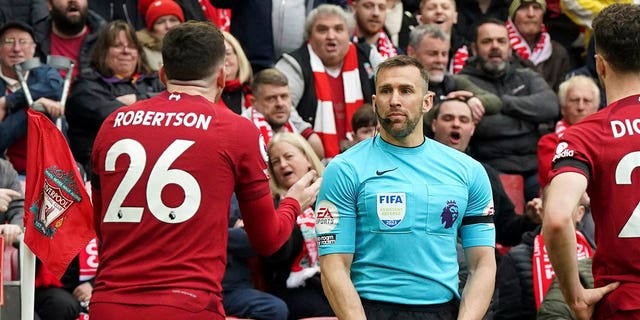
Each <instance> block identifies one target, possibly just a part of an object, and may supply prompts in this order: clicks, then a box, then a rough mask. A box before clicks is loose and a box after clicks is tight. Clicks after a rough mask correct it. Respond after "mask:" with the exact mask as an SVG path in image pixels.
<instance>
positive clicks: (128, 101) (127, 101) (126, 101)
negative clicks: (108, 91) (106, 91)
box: [116, 93, 138, 105]
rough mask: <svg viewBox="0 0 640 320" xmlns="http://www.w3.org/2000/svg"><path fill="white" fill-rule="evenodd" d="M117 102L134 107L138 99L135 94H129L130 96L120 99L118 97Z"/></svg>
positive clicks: (125, 95) (126, 95)
mask: <svg viewBox="0 0 640 320" xmlns="http://www.w3.org/2000/svg"><path fill="white" fill-rule="evenodd" d="M116 100H118V101H120V102H122V103H124V104H125V105H132V104H133V103H134V102H136V101H137V100H138V99H137V98H136V95H135V94H133V93H129V94H124V95H121V96H119V97H116Z"/></svg>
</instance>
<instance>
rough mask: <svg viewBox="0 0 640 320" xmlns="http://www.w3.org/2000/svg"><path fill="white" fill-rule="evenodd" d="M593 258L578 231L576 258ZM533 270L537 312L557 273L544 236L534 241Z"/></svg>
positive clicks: (591, 252) (537, 237)
mask: <svg viewBox="0 0 640 320" xmlns="http://www.w3.org/2000/svg"><path fill="white" fill-rule="evenodd" d="M592 256H593V249H591V245H590V244H589V241H587V238H585V236H584V235H582V233H580V231H578V230H576V257H577V258H578V260H582V259H586V258H590V257H592ZM531 262H532V270H533V293H534V299H535V302H536V310H538V309H540V304H541V303H542V299H543V298H544V296H545V294H547V291H549V287H550V286H551V282H552V281H553V278H555V276H556V273H555V272H554V271H553V266H552V265H551V261H550V260H549V255H548V253H547V248H546V247H545V245H544V238H543V237H542V234H538V235H537V236H536V237H535V238H534V239H533V256H532V259H531Z"/></svg>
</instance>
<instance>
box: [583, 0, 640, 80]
mask: <svg viewBox="0 0 640 320" xmlns="http://www.w3.org/2000/svg"><path fill="white" fill-rule="evenodd" d="M592 25H593V32H594V35H595V41H596V53H597V54H599V55H601V56H602V57H603V58H604V59H605V60H606V61H607V62H608V63H609V65H610V66H611V68H612V69H613V70H615V71H617V72H625V73H637V72H640V37H639V36H638V35H639V34H640V6H638V5H634V4H622V3H616V4H612V5H610V6H608V7H606V8H604V9H603V10H602V11H601V12H600V13H599V14H598V15H597V16H596V17H595V18H594V19H593V24H592Z"/></svg>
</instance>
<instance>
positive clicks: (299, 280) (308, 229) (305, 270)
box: [287, 207, 320, 288]
mask: <svg viewBox="0 0 640 320" xmlns="http://www.w3.org/2000/svg"><path fill="white" fill-rule="evenodd" d="M296 223H297V224H298V227H300V232H302V239H304V244H303V245H302V250H301V251H300V254H298V256H297V257H296V259H295V261H293V264H292V265H291V272H290V273H289V277H287V288H298V287H301V286H304V283H305V281H306V280H307V279H309V278H311V277H313V276H314V275H315V274H316V273H318V272H320V262H319V260H318V241H317V240H316V218H315V214H314V211H313V209H312V208H311V207H309V208H307V209H306V210H305V211H304V212H302V213H301V214H300V215H299V216H298V218H297V219H296Z"/></svg>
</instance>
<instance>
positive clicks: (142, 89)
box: [66, 20, 164, 175]
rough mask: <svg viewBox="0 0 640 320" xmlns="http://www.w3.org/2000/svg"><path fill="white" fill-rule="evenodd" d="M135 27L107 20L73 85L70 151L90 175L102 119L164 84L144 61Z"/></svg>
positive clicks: (69, 110)
mask: <svg viewBox="0 0 640 320" xmlns="http://www.w3.org/2000/svg"><path fill="white" fill-rule="evenodd" d="M143 56H144V53H143V52H142V46H141V45H140V42H138V38H137V37H136V33H135V30H134V29H133V27H131V26H130V25H129V24H127V23H126V22H124V21H121V20H117V21H113V22H111V23H109V24H108V25H107V26H106V27H105V28H104V29H103V30H102V31H101V32H100V35H99V36H98V39H97V40H96V43H95V45H94V47H93V51H92V53H91V67H92V69H91V70H90V71H88V72H85V73H83V74H82V75H81V76H80V77H78V79H77V80H76V82H75V83H74V85H73V88H72V89H71V94H70V96H69V101H68V102H67V108H66V116H67V121H68V122H69V141H70V145H71V151H72V152H73V155H74V157H75V159H76V161H78V162H79V163H80V164H82V165H83V166H84V167H85V169H88V170H86V171H87V173H88V174H89V175H90V174H91V170H90V168H89V160H90V157H91V148H92V147H93V140H94V139H95V137H96V134H97V133H98V129H100V125H101V124H102V122H103V121H104V119H105V118H106V117H107V116H108V115H109V114H111V113H112V112H113V111H115V110H116V109H118V108H120V107H122V106H126V105H130V104H133V103H134V102H136V101H138V100H143V99H148V98H150V97H152V96H154V95H156V94H157V93H159V92H160V91H162V90H164V86H163V85H162V83H161V82H160V80H159V78H158V75H157V74H155V73H151V72H150V70H149V68H148V67H147V66H146V64H145V63H143V61H144V59H143Z"/></svg>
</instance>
